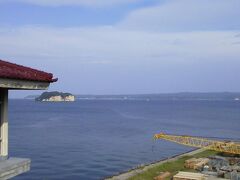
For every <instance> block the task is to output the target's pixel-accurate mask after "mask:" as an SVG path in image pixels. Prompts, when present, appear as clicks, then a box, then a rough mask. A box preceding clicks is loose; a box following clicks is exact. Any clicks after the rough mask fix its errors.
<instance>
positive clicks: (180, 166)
mask: <svg viewBox="0 0 240 180" xmlns="http://www.w3.org/2000/svg"><path fill="white" fill-rule="evenodd" d="M216 154H217V152H215V151H209V150H206V151H203V152H201V153H198V154H195V155H192V156H183V157H181V158H179V159H178V160H176V161H173V162H166V163H163V164H161V165H159V166H155V167H153V168H151V169H149V170H147V171H145V172H143V173H141V174H138V175H136V176H133V177H131V178H129V180H153V178H154V177H156V176H158V175H159V174H160V173H161V172H165V171H168V172H170V173H171V176H174V175H175V174H177V173H178V171H188V172H195V171H194V170H192V169H187V168H185V167H184V162H185V161H186V160H187V159H190V158H193V157H195V158H200V157H208V156H211V155H216ZM168 179H169V180H170V179H171V177H169V178H167V180H168Z"/></svg>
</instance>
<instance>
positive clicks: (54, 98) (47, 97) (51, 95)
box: [35, 91, 75, 102]
mask: <svg viewBox="0 0 240 180" xmlns="http://www.w3.org/2000/svg"><path fill="white" fill-rule="evenodd" d="M35 100H36V101H41V102H43V101H49V102H65V101H68V102H73V101H75V96H74V95H72V94H70V93H62V92H58V91H53V92H44V93H42V94H41V95H40V96H39V97H37V98H36V99H35Z"/></svg>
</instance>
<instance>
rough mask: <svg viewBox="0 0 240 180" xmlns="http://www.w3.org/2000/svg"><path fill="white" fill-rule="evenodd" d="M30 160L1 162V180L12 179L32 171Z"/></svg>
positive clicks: (14, 159)
mask: <svg viewBox="0 0 240 180" xmlns="http://www.w3.org/2000/svg"><path fill="white" fill-rule="evenodd" d="M30 164H31V160H30V159H24V158H9V159H7V160H2V161H0V180H5V179H10V178H13V177H15V176H17V175H20V174H22V173H24V172H27V171H29V170H30Z"/></svg>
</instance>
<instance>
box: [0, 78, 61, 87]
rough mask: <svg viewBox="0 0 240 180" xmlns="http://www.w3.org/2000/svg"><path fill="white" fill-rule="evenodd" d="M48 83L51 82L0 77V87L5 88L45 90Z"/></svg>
mask: <svg viewBox="0 0 240 180" xmlns="http://www.w3.org/2000/svg"><path fill="white" fill-rule="evenodd" d="M56 81H57V80H56ZM56 81H54V80H53V81H52V82H56ZM50 83H51V82H41V81H28V80H19V79H7V78H0V88H6V89H17V90H21V89H22V90H46V89H48V87H49V85H50Z"/></svg>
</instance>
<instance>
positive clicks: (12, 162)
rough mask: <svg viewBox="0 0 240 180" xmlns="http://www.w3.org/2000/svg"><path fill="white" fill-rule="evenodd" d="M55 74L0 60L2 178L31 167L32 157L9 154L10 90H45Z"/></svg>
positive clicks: (0, 175) (0, 172) (0, 168)
mask: <svg viewBox="0 0 240 180" xmlns="http://www.w3.org/2000/svg"><path fill="white" fill-rule="evenodd" d="M56 81H57V79H54V78H53V75H52V74H50V73H46V72H43V71H39V70H36V69H32V68H29V67H24V66H21V65H17V64H13V63H9V62H6V61H3V60H0V179H9V178H12V177H14V176H16V175H19V174H21V173H23V172H26V171H28V170H29V169H30V159H23V158H12V157H9V156H8V92H9V90H45V89H47V88H48V87H49V85H50V83H53V82H56Z"/></svg>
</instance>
